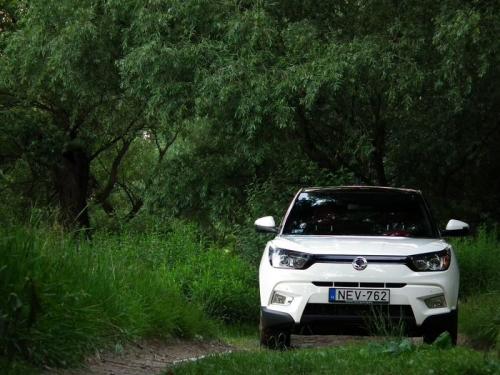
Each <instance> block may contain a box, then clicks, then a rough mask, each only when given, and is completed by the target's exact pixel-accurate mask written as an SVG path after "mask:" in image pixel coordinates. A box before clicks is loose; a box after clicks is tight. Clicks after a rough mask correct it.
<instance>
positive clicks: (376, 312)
mask: <svg viewBox="0 0 500 375" xmlns="http://www.w3.org/2000/svg"><path fill="white" fill-rule="evenodd" d="M416 330H417V326H416V322H415V316H414V315H413V310H412V308H411V306H410V305H381V304H373V305H371V304H359V303H352V304H351V303H308V304H307V305H306V307H305V309H304V313H303V314H302V318H301V320H300V325H299V328H298V329H297V333H299V334H325V333H327V334H348V335H358V334H361V335H367V334H368V335H380V334H382V335H391V334H396V335H399V334H409V335H413V334H414V333H415V332H416Z"/></svg>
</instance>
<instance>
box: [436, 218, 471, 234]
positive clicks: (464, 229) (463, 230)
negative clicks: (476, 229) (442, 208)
mask: <svg viewBox="0 0 500 375" xmlns="http://www.w3.org/2000/svg"><path fill="white" fill-rule="evenodd" d="M469 232H470V227H469V224H467V223H464V222H463V221H460V220H455V219H451V220H450V221H448V224H446V229H445V230H442V231H441V235H442V236H443V237H461V236H467V235H468V234H469Z"/></svg>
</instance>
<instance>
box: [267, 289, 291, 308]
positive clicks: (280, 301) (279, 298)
mask: <svg viewBox="0 0 500 375" xmlns="http://www.w3.org/2000/svg"><path fill="white" fill-rule="evenodd" d="M292 301H293V297H287V296H284V295H283V294H279V293H276V292H274V293H273V298H271V303H272V304H273V305H289V304H291V303H292Z"/></svg>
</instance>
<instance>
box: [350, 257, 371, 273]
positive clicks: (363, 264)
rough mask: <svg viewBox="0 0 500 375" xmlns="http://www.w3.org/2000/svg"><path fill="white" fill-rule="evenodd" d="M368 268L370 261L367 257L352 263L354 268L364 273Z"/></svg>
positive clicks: (357, 258) (356, 259)
mask: <svg viewBox="0 0 500 375" xmlns="http://www.w3.org/2000/svg"><path fill="white" fill-rule="evenodd" d="M367 266H368V261H367V260H366V258H365V257H356V258H354V260H353V261H352V267H353V268H354V269H355V270H357V271H363V270H364V269H365V268H366V267H367Z"/></svg>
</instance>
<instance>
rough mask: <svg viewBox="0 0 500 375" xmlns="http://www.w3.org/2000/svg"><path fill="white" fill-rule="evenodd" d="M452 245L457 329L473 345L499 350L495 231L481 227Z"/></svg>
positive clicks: (499, 243) (498, 248) (498, 244)
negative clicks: (457, 293)
mask: <svg viewBox="0 0 500 375" xmlns="http://www.w3.org/2000/svg"><path fill="white" fill-rule="evenodd" d="M454 247H455V250H456V252H457V257H458V260H459V262H460V293H461V301H460V314H459V317H460V323H459V329H460V331H461V332H462V333H464V334H466V335H467V337H468V338H469V339H470V340H471V341H472V343H473V344H474V345H476V346H478V347H480V348H483V349H485V348H486V349H489V348H496V350H497V352H498V353H499V354H500V273H499V272H498V270H499V267H500V260H499V251H500V241H499V233H498V231H497V230H490V231H487V230H486V229H485V228H482V229H480V230H479V231H478V233H477V236H475V237H474V238H472V237H470V238H464V239H460V240H456V241H454Z"/></svg>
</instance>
